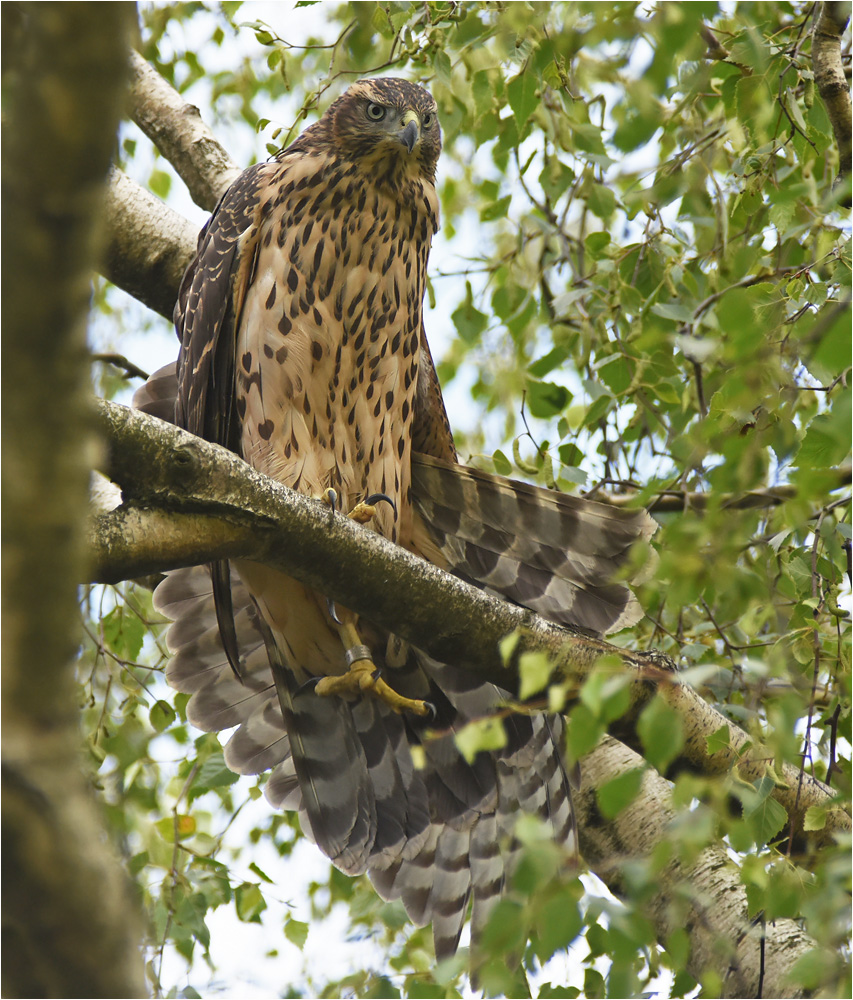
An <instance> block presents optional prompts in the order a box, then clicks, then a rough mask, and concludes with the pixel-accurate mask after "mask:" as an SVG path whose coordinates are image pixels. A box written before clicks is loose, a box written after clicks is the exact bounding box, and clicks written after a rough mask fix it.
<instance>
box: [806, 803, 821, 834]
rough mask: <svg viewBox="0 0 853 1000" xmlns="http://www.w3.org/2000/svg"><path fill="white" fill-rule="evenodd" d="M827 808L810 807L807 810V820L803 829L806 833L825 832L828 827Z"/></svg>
mask: <svg viewBox="0 0 853 1000" xmlns="http://www.w3.org/2000/svg"><path fill="white" fill-rule="evenodd" d="M826 814H827V809H826V806H809V808H808V809H806V815H805V819H804V820H803V829H804V830H805V831H806V832H809V831H810V830H823V829H824V827H825V826H826Z"/></svg>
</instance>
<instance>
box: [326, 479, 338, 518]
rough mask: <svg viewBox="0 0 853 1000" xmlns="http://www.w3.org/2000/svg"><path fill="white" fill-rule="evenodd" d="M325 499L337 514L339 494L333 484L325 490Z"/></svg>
mask: <svg viewBox="0 0 853 1000" xmlns="http://www.w3.org/2000/svg"><path fill="white" fill-rule="evenodd" d="M323 499H324V500H325V501H326V503H327V504H328V505H329V506H330V507H331V508H332V513H333V514H336V513H337V510H338V494H337V491H336V490H334V489H333V488H332V487H331V486H329V487H328V489H325V490H323Z"/></svg>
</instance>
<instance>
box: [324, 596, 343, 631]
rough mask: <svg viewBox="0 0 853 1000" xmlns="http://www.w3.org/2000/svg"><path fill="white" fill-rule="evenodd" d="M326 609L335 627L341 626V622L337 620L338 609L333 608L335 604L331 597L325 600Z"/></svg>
mask: <svg viewBox="0 0 853 1000" xmlns="http://www.w3.org/2000/svg"><path fill="white" fill-rule="evenodd" d="M326 607H327V608H328V609H329V617H330V618H331V619H332V621H333V622H334V623H335V624H336V625H343V622H342V621H341V620H340V618H338V609H337V608H336V607H335V602H334V601H333V600H332V599H331V597H327V598H326Z"/></svg>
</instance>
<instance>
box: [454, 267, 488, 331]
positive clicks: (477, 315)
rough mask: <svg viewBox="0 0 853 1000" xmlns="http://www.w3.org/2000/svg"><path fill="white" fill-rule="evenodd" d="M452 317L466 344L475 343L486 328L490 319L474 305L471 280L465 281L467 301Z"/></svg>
mask: <svg viewBox="0 0 853 1000" xmlns="http://www.w3.org/2000/svg"><path fill="white" fill-rule="evenodd" d="M450 318H451V319H452V320H453V323H454V325H455V326H456V329H457V330H458V331H459V336H460V337H461V338H462V339H463V340H464V341H465V343H466V344H473V343H475V342H476V341H477V339H478V338H479V336H480V334H481V333H482V332H483V331H484V330H485V329H486V326H487V325H488V322H489V320H488V317H487V316H485V315H484V314H483V313H481V312H480V310H479V309H477V308H476V307H475V305H474V293H473V291H472V290H471V282H470V281H466V282H465V301H464V302H463V303H462V305H460V306H458V307H457V309H456V310H455V312H453V313H452V315H451V317H450Z"/></svg>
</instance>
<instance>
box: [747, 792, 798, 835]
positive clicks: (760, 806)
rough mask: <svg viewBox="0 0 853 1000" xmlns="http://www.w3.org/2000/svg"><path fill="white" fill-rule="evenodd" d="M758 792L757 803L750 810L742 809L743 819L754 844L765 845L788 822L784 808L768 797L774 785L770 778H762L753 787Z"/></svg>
mask: <svg viewBox="0 0 853 1000" xmlns="http://www.w3.org/2000/svg"><path fill="white" fill-rule="evenodd" d="M755 787H756V788H757V790H758V792H759V797H758V802H757V804H756V805H754V806H753V807H751V808H744V819H745V820H746V822H747V824H748V825H749V829H750V831H751V833H752V835H753V837H754V838H755V842H756V844H759V845H760V844H766V843H768V842H769V841H770V840H772V839H773V837H775V836H776V834H777V833H779V831H780V830H781V829H782V828H783V827H784V826H785V824H786V823H787V822H788V813H787V812H786V810H785V807H784V806H782V805H781V804H780V803H778V802H777V801H776V800H775V799H773V798H771V797H770V792H771V791H772V789H773V787H774V783H773V781H772V780H771V779H770V778H766V777H765V778H762V779H761V780H760V781H759V782H758V783H757V784H756V786H755Z"/></svg>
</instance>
